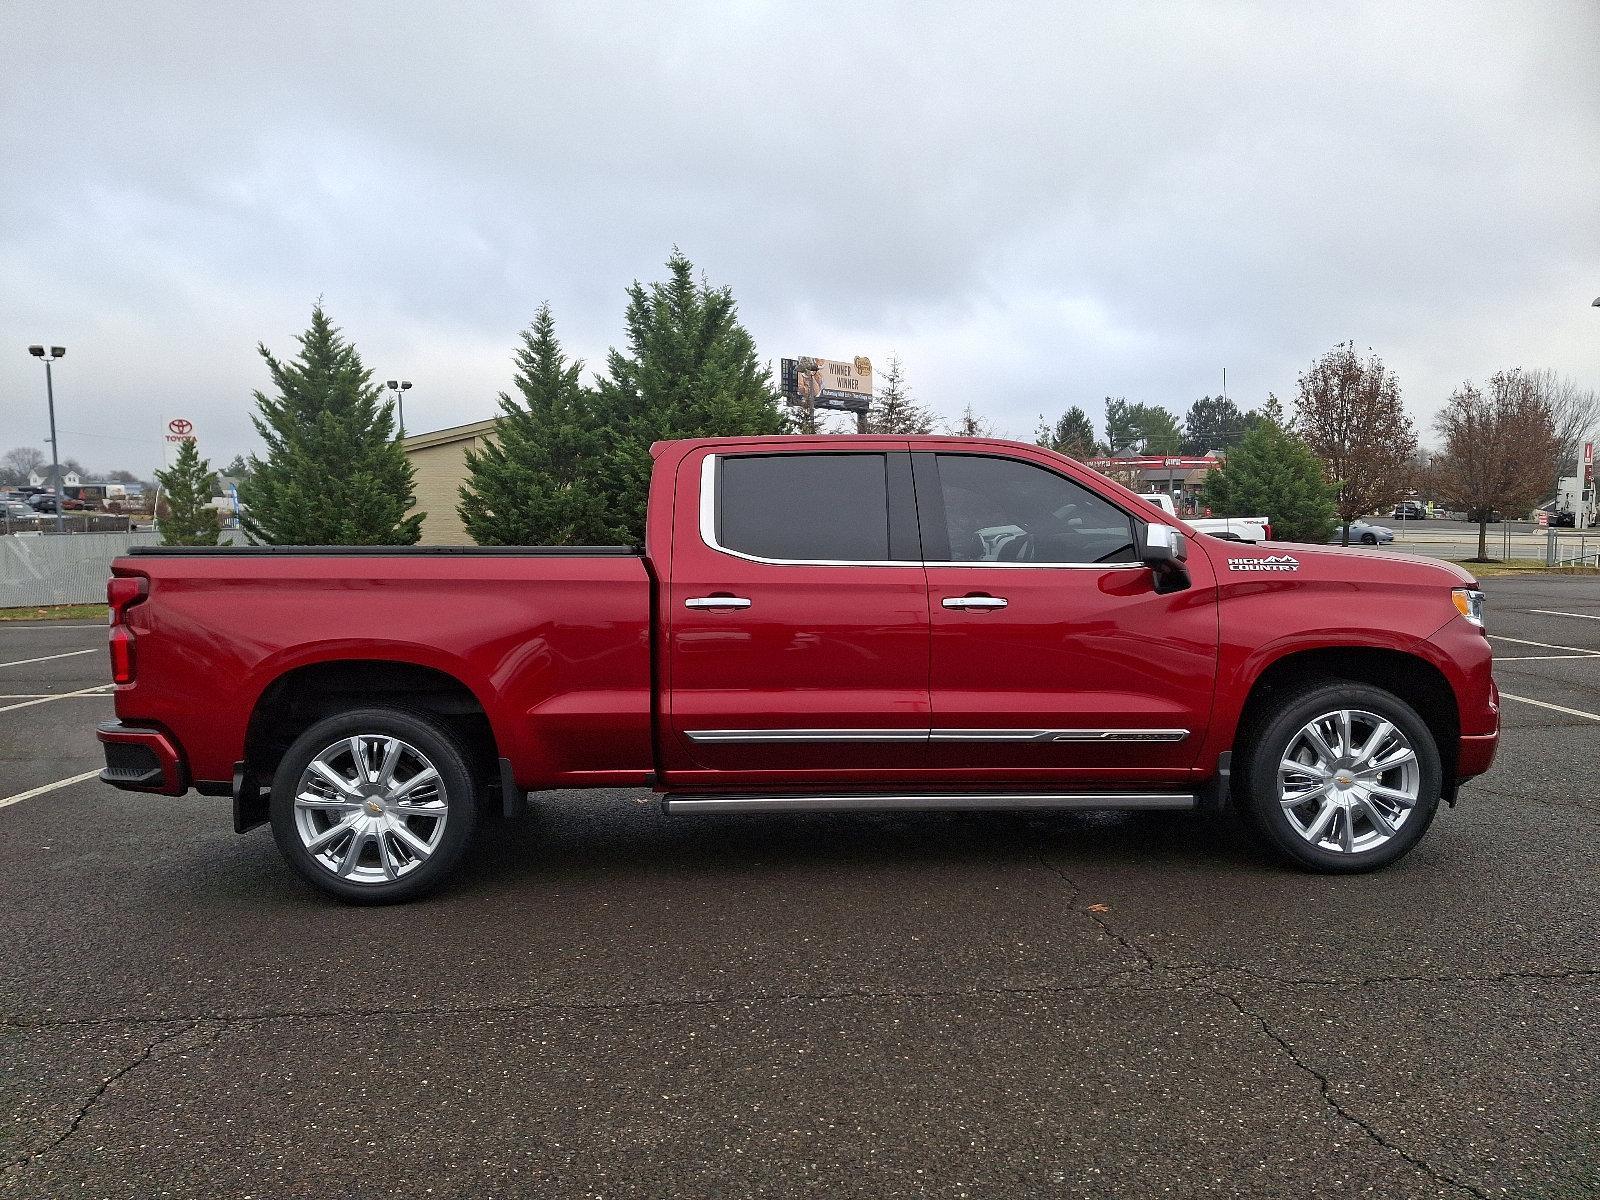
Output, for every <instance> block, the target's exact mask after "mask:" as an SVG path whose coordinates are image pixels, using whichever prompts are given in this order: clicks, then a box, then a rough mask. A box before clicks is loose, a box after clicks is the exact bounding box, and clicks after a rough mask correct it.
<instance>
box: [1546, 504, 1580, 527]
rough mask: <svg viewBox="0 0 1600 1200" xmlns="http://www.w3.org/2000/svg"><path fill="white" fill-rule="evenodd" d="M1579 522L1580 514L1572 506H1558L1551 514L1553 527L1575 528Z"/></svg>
mask: <svg viewBox="0 0 1600 1200" xmlns="http://www.w3.org/2000/svg"><path fill="white" fill-rule="evenodd" d="M1577 524H1578V514H1577V513H1575V512H1573V511H1572V510H1571V509H1570V508H1558V509H1556V510H1555V511H1554V512H1552V513H1551V514H1550V526H1551V528H1553V529H1573V528H1576V526H1577Z"/></svg>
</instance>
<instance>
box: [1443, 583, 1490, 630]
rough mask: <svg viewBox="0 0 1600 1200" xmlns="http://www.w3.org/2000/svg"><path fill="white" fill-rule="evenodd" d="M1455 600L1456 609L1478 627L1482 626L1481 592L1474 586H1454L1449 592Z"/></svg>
mask: <svg viewBox="0 0 1600 1200" xmlns="http://www.w3.org/2000/svg"><path fill="white" fill-rule="evenodd" d="M1450 599H1452V600H1454V601H1455V602H1456V611H1457V612H1458V613H1460V614H1461V615H1462V616H1463V617H1465V618H1466V619H1467V620H1469V621H1471V622H1472V623H1473V624H1474V625H1476V626H1477V627H1478V628H1479V629H1482V628H1483V593H1482V592H1480V591H1478V590H1477V589H1476V588H1456V590H1455V591H1453V592H1451V593H1450Z"/></svg>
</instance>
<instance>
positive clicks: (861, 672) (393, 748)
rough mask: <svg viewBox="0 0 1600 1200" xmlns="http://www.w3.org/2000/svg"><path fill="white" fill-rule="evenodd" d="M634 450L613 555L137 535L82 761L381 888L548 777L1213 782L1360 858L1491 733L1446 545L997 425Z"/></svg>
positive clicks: (788, 788)
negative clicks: (640, 491) (1262, 511)
mask: <svg viewBox="0 0 1600 1200" xmlns="http://www.w3.org/2000/svg"><path fill="white" fill-rule="evenodd" d="M652 454H653V457H654V467H653V472H652V475H651V480H650V498H649V511H648V516H647V525H646V533H645V537H644V546H643V548H642V549H636V548H630V547H588V548H584V547H575V548H574V547H567V548H539V547H514V546H513V547H505V546H474V547H456V546H447V547H426V546H418V547H392V546H382V547H379V546H365V547H350V548H339V547H282V546H250V547H231V548H207V549H188V548H170V549H169V548H162V547H136V548H134V550H133V552H132V553H131V554H129V555H128V556H127V557H123V558H119V559H117V560H116V561H115V563H114V564H113V566H112V579H111V581H110V585H109V588H108V596H109V601H110V606H111V627H110V631H109V636H110V649H111V659H110V661H111V666H112V673H113V679H114V681H115V683H116V692H115V703H116V715H117V719H116V720H115V721H112V722H108V723H106V724H103V725H101V726H100V728H99V737H100V740H101V741H102V742H103V743H104V746H105V755H106V766H105V770H104V771H103V772H102V774H101V778H102V779H103V780H104V781H105V782H107V783H109V784H112V785H114V786H116V787H119V788H125V789H128V790H130V791H143V792H157V793H161V794H165V795H169V796H177V795H182V794H183V793H184V792H185V791H187V790H188V789H189V788H191V787H192V788H194V789H196V790H197V791H199V792H200V793H202V794H204V795H211V796H231V797H232V800H233V819H234V827H235V828H236V829H238V830H240V831H241V832H242V831H244V830H246V829H249V828H251V827H252V826H255V825H258V824H261V823H264V822H265V823H269V824H270V826H271V828H272V833H273V837H274V839H275V840H276V842H277V844H278V847H279V849H280V850H281V851H282V853H283V854H284V856H285V857H286V858H287V860H288V861H289V863H290V864H292V866H293V867H294V869H295V870H296V871H297V872H298V873H299V874H300V875H301V876H303V877H304V878H305V879H307V880H309V881H310V882H311V883H312V884H314V885H315V886H317V887H319V888H321V889H323V890H324V891H326V892H328V893H330V894H332V895H334V896H337V897H340V898H342V899H345V900H350V901H355V902H367V903H371V902H379V901H389V900H400V899H405V898H408V897H412V896H416V895H419V894H421V893H422V892H424V891H426V890H428V889H429V888H432V887H434V886H436V885H438V884H439V883H440V882H442V881H443V880H444V879H445V878H446V877H447V876H448V875H449V874H450V873H451V871H452V870H453V869H454V867H455V865H456V863H457V862H458V860H459V859H460V857H461V854H462V852H463V849H464V847H465V846H466V844H467V842H468V840H469V838H471V836H472V835H473V833H474V830H475V828H476V827H477V826H478V825H479V824H480V823H481V822H483V821H485V820H486V819H489V818H490V817H491V815H492V814H493V815H498V814H504V815H510V814H513V813H515V812H517V811H519V810H520V809H521V808H522V807H523V805H524V804H525V803H526V794H527V792H529V791H530V790H535V789H552V788H599V787H651V788H654V789H655V790H656V791H658V792H659V793H661V795H662V798H663V799H662V805H663V810H664V813H665V814H666V815H667V816H669V817H672V818H680V817H682V818H689V817H693V816H694V815H696V814H704V813H714V814H724V815H726V814H737V813H796V812H800V813H815V812H833V811H850V812H862V811H877V812H896V813H903V812H905V811H907V810H939V811H945V810H951V809H967V810H983V811H1006V812H1013V811H1019V810H1021V811H1038V810H1044V809H1099V808H1112V809H1115V808H1122V809H1188V808H1197V807H1210V806H1213V805H1217V804H1220V803H1222V802H1223V801H1225V800H1226V801H1229V802H1231V803H1232V804H1233V805H1235V806H1237V807H1238V809H1239V811H1240V812H1241V813H1242V814H1243V815H1244V817H1245V818H1246V819H1247V820H1248V821H1249V822H1250V823H1251V824H1252V825H1253V826H1254V828H1255V829H1256V830H1257V831H1258V832H1259V833H1260V834H1261V836H1262V838H1263V839H1264V840H1265V841H1266V842H1267V844H1269V845H1270V846H1272V847H1274V848H1275V849H1276V850H1277V851H1278V852H1279V853H1280V854H1281V855H1283V856H1284V857H1285V858H1287V859H1288V860H1290V861H1292V862H1295V863H1298V864H1300V865H1302V866H1304V867H1307V868H1311V869H1314V870H1319V871H1329V872H1349V871H1365V870H1371V869H1373V868H1376V867H1380V866H1383V865H1385V864H1388V863H1391V862H1393V861H1394V860H1396V859H1398V858H1399V857H1401V856H1402V855H1403V854H1405V853H1406V852H1407V851H1409V850H1410V849H1411V848H1412V847H1413V846H1415V845H1416V844H1417V842H1418V841H1420V840H1421V838H1422V836H1423V834H1424V832H1425V831H1426V830H1427V828H1428V825H1429V823H1430V822H1431V821H1432V820H1433V818H1434V814H1435V812H1436V810H1437V809H1438V807H1439V805H1440V802H1441V800H1450V801H1453V800H1454V798H1455V795H1456V791H1457V789H1458V788H1459V787H1460V786H1461V784H1462V783H1463V782H1464V781H1465V780H1467V779H1470V778H1472V777H1474V776H1476V775H1479V774H1481V773H1483V772H1484V771H1485V770H1487V769H1488V767H1489V765H1490V762H1491V760H1492V759H1493V757H1494V752H1495V747H1496V744H1497V740H1498V737H1499V716H1498V706H1497V704H1496V700H1495V692H1494V683H1493V679H1492V676H1491V666H1492V654H1491V652H1490V648H1489V642H1488V640H1487V639H1486V637H1485V635H1484V629H1483V594H1482V592H1481V591H1479V589H1478V586H1477V584H1476V583H1475V582H1474V580H1473V577H1472V576H1471V575H1469V574H1468V573H1467V572H1466V571H1465V570H1463V569H1462V568H1460V567H1458V566H1456V565H1454V564H1451V563H1447V562H1444V561H1424V560H1420V559H1401V558H1387V557H1382V556H1374V555H1365V554H1361V553H1359V552H1356V551H1351V550H1339V549H1330V548H1323V547H1315V548H1313V547H1301V546H1278V547H1256V546H1246V545H1238V544H1233V543H1228V542H1220V541H1217V540H1215V539H1213V538H1210V537H1205V536H1191V535H1189V534H1187V533H1185V531H1184V530H1183V528H1182V527H1181V526H1180V525H1179V524H1178V523H1177V522H1176V521H1174V519H1173V518H1171V517H1169V516H1168V515H1167V514H1166V513H1165V512H1163V511H1162V510H1161V509H1160V508H1158V507H1156V506H1155V505H1152V504H1149V503H1147V502H1145V501H1144V500H1141V499H1140V498H1139V497H1138V496H1137V495H1135V494H1134V493H1133V492H1130V491H1128V490H1126V489H1125V488H1122V487H1119V486H1118V485H1116V484H1115V483H1113V482H1111V481H1110V480H1108V479H1106V478H1105V477H1104V476H1101V475H1098V474H1096V473H1095V472H1093V471H1091V470H1089V469H1088V468H1087V467H1083V466H1081V465H1080V464H1078V463H1076V462H1073V461H1072V460H1071V459H1068V458H1065V457H1063V456H1061V455H1058V454H1055V453H1052V452H1051V451H1049V450H1046V449H1043V448H1041V447H1038V446H1031V445H1025V444H1022V443H1017V442H1005V441H999V440H987V439H983V440H980V439H971V438H933V437H913V438H906V437H870V436H851V437H843V436H841V437H812V438H793V437H790V438H761V437H750V438H715V439H698V440H691V441H677V442H661V443H657V444H656V445H655V446H654V447H653V448H652ZM352 579H355V580H358V581H359V587H356V588H352V586H351V582H352ZM491 797H492V799H491ZM715 828H716V829H720V828H721V826H717V827H715ZM712 836H716V834H715V832H713V834H712Z"/></svg>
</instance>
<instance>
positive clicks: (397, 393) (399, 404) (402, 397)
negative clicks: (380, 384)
mask: <svg viewBox="0 0 1600 1200" xmlns="http://www.w3.org/2000/svg"><path fill="white" fill-rule="evenodd" d="M385 386H387V387H388V389H389V390H390V391H391V392H393V393H394V401H395V406H396V408H397V409H398V412H399V417H400V439H401V440H402V441H404V440H405V436H406V392H408V391H409V390H410V389H411V380H409V379H391V380H389V382H388V383H387V384H386V385H385Z"/></svg>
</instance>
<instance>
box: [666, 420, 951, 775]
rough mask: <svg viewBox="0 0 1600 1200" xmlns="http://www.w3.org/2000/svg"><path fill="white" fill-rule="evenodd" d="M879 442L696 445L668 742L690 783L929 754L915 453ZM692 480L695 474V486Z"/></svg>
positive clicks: (898, 761) (676, 598)
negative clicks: (742, 448) (775, 448)
mask: <svg viewBox="0 0 1600 1200" xmlns="http://www.w3.org/2000/svg"><path fill="white" fill-rule="evenodd" d="M877 444H878V445H879V446H881V447H883V448H882V449H873V450H869V451H868V452H865V453H861V452H845V453H821V452H806V451H803V450H801V451H794V452H784V453H772V452H771V451H770V449H769V450H767V451H765V452H762V453H755V454H740V453H737V452H736V451H735V450H733V449H723V450H719V452H717V453H715V454H713V453H706V454H704V455H702V456H698V457H697V456H694V455H691V456H690V457H689V458H687V459H686V460H685V461H684V464H683V467H682V468H681V469H682V470H683V471H685V472H688V473H690V474H689V477H690V478H697V479H698V484H699V488H698V491H699V494H700V503H699V505H698V508H697V510H695V511H691V512H685V511H683V509H682V507H680V509H679V511H678V512H677V513H675V515H674V520H673V560H672V565H671V581H670V587H669V589H668V605H669V612H668V613H666V614H664V617H665V619H666V624H667V627H668V630H669V634H668V636H669V638H670V641H669V647H668V679H667V680H666V681H665V685H666V688H667V709H668V711H667V719H666V721H665V725H666V734H667V738H666V740H665V746H666V750H667V758H668V767H669V769H670V770H673V771H674V776H675V779H676V780H677V781H678V782H679V783H680V784H681V783H684V782H688V783H694V782H703V783H705V784H708V785H709V784H717V785H719V786H720V785H738V784H751V783H759V782H762V781H765V782H767V784H768V785H769V786H770V785H774V784H778V783H780V782H781V783H789V782H804V781H805V780H807V779H808V778H816V779H822V778H826V779H827V780H829V781H830V782H858V783H861V784H863V785H870V784H872V783H874V782H891V781H893V780H894V778H895V777H896V776H897V775H898V776H905V775H907V774H908V773H911V772H915V771H917V770H922V769H926V767H927V753H928V741H927V730H928V600H927V585H926V581H925V578H924V574H923V569H922V564H921V562H920V561H919V559H918V554H917V544H916V518H915V510H914V501H913V496H912V484H911V465H910V457H909V455H908V454H907V453H906V452H905V450H904V449H903V447H904V443H903V442H899V443H893V442H887V443H886V442H879V443H877ZM896 447H897V448H896ZM691 490H692V489H690V488H688V487H685V486H683V481H682V479H680V485H679V495H680V496H681V495H685V494H686V493H689V492H691ZM713 773H714V774H713ZM696 775H702V776H703V778H701V779H699V780H696V779H695V778H694V776H696Z"/></svg>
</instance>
